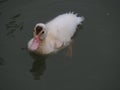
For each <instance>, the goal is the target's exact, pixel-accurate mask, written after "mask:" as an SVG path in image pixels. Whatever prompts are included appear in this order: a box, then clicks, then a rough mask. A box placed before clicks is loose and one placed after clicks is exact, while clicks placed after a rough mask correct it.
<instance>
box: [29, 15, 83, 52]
mask: <svg viewBox="0 0 120 90" xmlns="http://www.w3.org/2000/svg"><path fill="white" fill-rule="evenodd" d="M83 20H84V18H83V17H78V16H77V15H76V14H73V13H65V14H62V15H59V16H57V17H56V18H54V19H53V20H51V21H49V22H47V23H46V24H42V23H38V24H36V26H35V31H36V32H37V31H38V30H37V28H38V27H41V28H42V29H41V31H40V29H39V31H40V32H42V31H44V33H43V34H36V32H35V34H34V37H33V38H32V39H31V40H30V41H29V42H28V49H29V50H30V51H33V52H36V53H39V54H50V53H53V52H57V51H59V50H60V49H62V48H65V47H67V46H68V45H70V43H71V41H72V39H71V38H72V36H73V35H74V33H75V32H76V28H77V26H78V25H79V24H81V22H82V21H83ZM36 36H37V37H38V38H37V40H38V42H37V40H36V39H35V37H36ZM41 38H42V39H41ZM34 40H36V42H34ZM35 43H36V44H37V45H34V44H35ZM34 46H35V48H34Z"/></svg>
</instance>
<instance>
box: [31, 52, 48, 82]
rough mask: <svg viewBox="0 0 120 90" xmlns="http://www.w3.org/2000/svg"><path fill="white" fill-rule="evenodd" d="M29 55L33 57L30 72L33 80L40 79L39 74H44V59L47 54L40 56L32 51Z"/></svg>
mask: <svg viewBox="0 0 120 90" xmlns="http://www.w3.org/2000/svg"><path fill="white" fill-rule="evenodd" d="M30 55H31V56H32V58H33V59H34V61H33V64H32V68H31V70H30V72H31V73H32V75H33V77H34V79H35V80H40V76H42V75H43V74H44V71H45V69H46V63H45V61H46V58H47V56H40V55H36V54H34V53H30Z"/></svg>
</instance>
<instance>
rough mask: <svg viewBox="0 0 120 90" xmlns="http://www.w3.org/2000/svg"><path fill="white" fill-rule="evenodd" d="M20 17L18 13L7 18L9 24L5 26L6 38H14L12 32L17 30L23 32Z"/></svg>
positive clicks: (22, 23)
mask: <svg viewBox="0 0 120 90" xmlns="http://www.w3.org/2000/svg"><path fill="white" fill-rule="evenodd" d="M20 17H21V14H20V13H18V14H16V15H14V16H12V17H10V18H9V22H8V23H7V24H6V29H7V30H8V32H7V36H14V35H13V34H14V32H16V31H17V30H20V31H21V30H23V27H24V22H23V21H19V18H20Z"/></svg>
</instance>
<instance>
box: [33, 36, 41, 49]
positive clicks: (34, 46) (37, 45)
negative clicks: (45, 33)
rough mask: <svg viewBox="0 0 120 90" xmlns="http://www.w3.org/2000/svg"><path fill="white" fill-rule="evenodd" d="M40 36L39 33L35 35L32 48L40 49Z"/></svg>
mask: <svg viewBox="0 0 120 90" xmlns="http://www.w3.org/2000/svg"><path fill="white" fill-rule="evenodd" d="M40 42H41V40H40V38H39V35H36V36H34V38H33V41H32V44H31V49H32V50H33V51H34V50H36V49H38V47H39V45H40Z"/></svg>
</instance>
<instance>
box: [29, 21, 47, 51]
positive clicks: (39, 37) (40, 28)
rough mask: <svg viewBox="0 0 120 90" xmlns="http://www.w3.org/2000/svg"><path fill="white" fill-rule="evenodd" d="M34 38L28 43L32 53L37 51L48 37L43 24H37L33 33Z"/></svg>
mask: <svg viewBox="0 0 120 90" xmlns="http://www.w3.org/2000/svg"><path fill="white" fill-rule="evenodd" d="M33 36H34V37H33V38H32V39H31V40H30V41H29V43H28V49H29V50H31V51H36V50H37V49H38V48H39V46H40V44H41V43H42V41H44V40H45V38H46V37H47V30H46V26H45V24H43V23H38V24H36V26H35V28H34V32H33Z"/></svg>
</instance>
